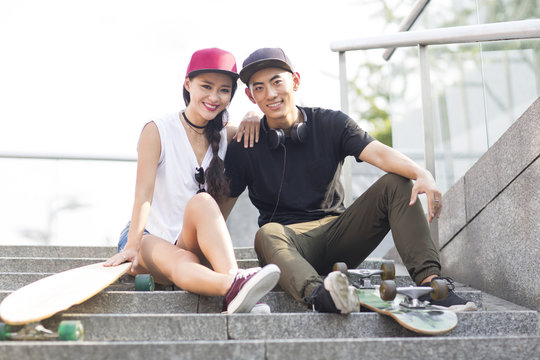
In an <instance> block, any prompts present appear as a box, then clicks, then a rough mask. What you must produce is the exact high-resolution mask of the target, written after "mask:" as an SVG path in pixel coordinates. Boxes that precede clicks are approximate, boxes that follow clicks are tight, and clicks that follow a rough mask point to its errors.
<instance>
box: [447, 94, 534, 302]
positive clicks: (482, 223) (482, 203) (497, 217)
mask: <svg viewBox="0 0 540 360" xmlns="http://www.w3.org/2000/svg"><path fill="white" fill-rule="evenodd" d="M539 156H540V99H538V100H536V101H535V102H534V103H533V104H532V105H531V106H530V107H529V109H527V111H526V112H525V113H524V114H523V115H522V116H521V117H520V118H519V119H518V120H517V121H516V122H515V123H514V124H513V125H512V126H511V127H510V128H509V129H508V131H507V132H506V133H505V134H504V135H503V136H502V137H501V138H500V139H499V140H498V141H497V142H496V143H495V144H494V145H493V146H492V147H491V148H490V149H489V151H488V152H487V153H486V154H484V155H483V156H482V157H481V158H480V159H479V160H478V162H477V163H476V164H475V165H474V166H473V167H472V168H471V169H470V170H469V171H468V172H467V173H466V174H465V176H463V177H462V178H461V179H460V180H459V181H458V182H457V183H456V184H455V185H454V186H453V187H452V188H451V189H450V190H449V191H448V192H446V194H445V195H444V198H443V203H444V209H443V212H442V214H441V218H440V220H439V244H440V246H441V259H442V266H443V273H444V275H447V276H451V277H453V278H455V279H456V280H457V281H459V282H462V283H466V284H469V285H471V286H473V287H475V288H478V289H480V290H483V291H485V292H488V293H491V294H493V295H496V296H499V297H501V298H504V299H507V300H509V301H512V302H514V303H517V304H520V305H523V306H526V307H528V308H531V309H534V310H540V281H538V279H539V278H540V266H538V261H539V259H540V160H539Z"/></svg>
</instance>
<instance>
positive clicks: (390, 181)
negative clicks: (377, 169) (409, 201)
mask: <svg viewBox="0 0 540 360" xmlns="http://www.w3.org/2000/svg"><path fill="white" fill-rule="evenodd" d="M379 182H381V183H382V184H383V185H385V186H387V187H391V188H394V187H405V188H412V181H411V180H410V179H407V178H406V177H403V176H401V175H396V174H392V173H388V174H385V175H383V176H382V177H381V178H380V179H379Z"/></svg>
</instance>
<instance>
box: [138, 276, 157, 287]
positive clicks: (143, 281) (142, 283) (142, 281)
mask: <svg viewBox="0 0 540 360" xmlns="http://www.w3.org/2000/svg"><path fill="white" fill-rule="evenodd" d="M155 288H156V284H155V282H154V278H153V277H152V275H150V274H141V275H137V276H135V290H136V291H154V289H155Z"/></svg>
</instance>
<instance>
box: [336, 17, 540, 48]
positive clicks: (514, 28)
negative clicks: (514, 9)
mask: <svg viewBox="0 0 540 360" xmlns="http://www.w3.org/2000/svg"><path fill="white" fill-rule="evenodd" d="M537 37H540V19H531V20H519V21H506V22H501V23H491V24H480V25H467V26H456V27H449V28H440V29H430V30H418V31H409V32H398V33H395V34H387V35H380V36H369V37H363V38H357V39H351V40H343V41H335V42H333V43H331V44H330V49H331V50H332V51H335V52H345V51H351V50H370V49H379V48H389V47H394V48H398V47H410V46H417V45H422V46H426V45H442V44H459V43H471V42H482V41H498V40H516V39H530V38H537Z"/></svg>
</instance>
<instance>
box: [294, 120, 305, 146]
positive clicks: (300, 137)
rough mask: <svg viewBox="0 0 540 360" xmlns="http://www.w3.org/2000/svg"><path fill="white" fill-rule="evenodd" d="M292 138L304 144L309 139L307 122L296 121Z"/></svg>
mask: <svg viewBox="0 0 540 360" xmlns="http://www.w3.org/2000/svg"><path fill="white" fill-rule="evenodd" d="M291 139H292V140H293V141H294V142H295V143H298V144H303V143H305V142H306V139H307V126H306V123H303V122H301V123H296V124H294V126H293V127H292V129H291Z"/></svg>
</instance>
